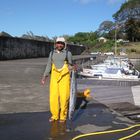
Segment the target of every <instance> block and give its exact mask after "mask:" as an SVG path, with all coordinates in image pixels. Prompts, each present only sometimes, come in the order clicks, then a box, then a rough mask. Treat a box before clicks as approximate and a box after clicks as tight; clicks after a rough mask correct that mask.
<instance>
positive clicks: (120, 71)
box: [78, 57, 140, 80]
mask: <svg viewBox="0 0 140 140" xmlns="http://www.w3.org/2000/svg"><path fill="white" fill-rule="evenodd" d="M78 74H79V75H80V76H82V77H87V78H97V77H98V78H100V79H103V78H108V79H132V80H133V79H134V80H136V79H137V80H139V79H140V72H139V71H138V70H136V69H135V68H134V66H133V65H132V64H131V63H130V61H129V60H128V58H120V57H113V58H112V57H111V58H109V59H106V60H105V61H104V63H100V64H96V65H91V68H83V70H82V71H81V72H79V73H78Z"/></svg>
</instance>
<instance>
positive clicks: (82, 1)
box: [74, 0, 98, 4]
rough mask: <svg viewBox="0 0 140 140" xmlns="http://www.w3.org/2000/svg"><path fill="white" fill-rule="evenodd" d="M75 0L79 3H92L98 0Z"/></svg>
mask: <svg viewBox="0 0 140 140" xmlns="http://www.w3.org/2000/svg"><path fill="white" fill-rule="evenodd" d="M74 1H75V2H79V3H81V4H89V3H92V2H96V1H98V0H74Z"/></svg>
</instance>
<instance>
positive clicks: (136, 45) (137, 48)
mask: <svg viewBox="0 0 140 140" xmlns="http://www.w3.org/2000/svg"><path fill="white" fill-rule="evenodd" d="M120 50H125V51H126V54H127V55H128V57H129V58H140V42H130V43H125V44H120V45H119V46H118V52H119V51H120Z"/></svg>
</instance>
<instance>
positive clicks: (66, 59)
mask: <svg viewBox="0 0 140 140" xmlns="http://www.w3.org/2000/svg"><path fill="white" fill-rule="evenodd" d="M65 61H66V62H67V63H69V61H68V49H67V48H66V58H65Z"/></svg>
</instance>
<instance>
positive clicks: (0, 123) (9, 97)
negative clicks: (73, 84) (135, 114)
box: [0, 58, 140, 140]
mask: <svg viewBox="0 0 140 140" xmlns="http://www.w3.org/2000/svg"><path fill="white" fill-rule="evenodd" d="M46 64H47V58H38V59H21V60H9V61H0V140H71V139H72V138H74V137H75V136H77V135H79V134H86V133H90V132H97V131H105V130H114V129H120V128H126V127H128V126H131V125H134V124H136V122H134V121H133V120H130V119H129V118H127V117H125V116H123V115H122V114H121V113H120V112H116V111H115V110H114V109H113V108H115V107H118V104H122V105H124V104H123V103H129V104H131V105H132V104H133V105H134V98H133V94H132V91H131V87H129V86H126V87H125V86H124V87H123V86H122V87H120V86H114V85H93V84H91V83H90V82H89V81H88V80H87V81H86V80H85V81H83V80H82V82H81V79H79V80H78V81H77V82H78V91H83V90H84V89H86V88H90V89H91V96H92V98H91V99H90V100H85V99H84V98H78V99H77V105H76V111H75V113H74V116H73V119H72V120H71V121H69V120H67V122H66V123H64V124H61V123H59V122H54V123H49V122H48V119H49V117H50V112H49V78H48V81H47V83H46V85H45V86H44V87H43V86H41V84H40V80H41V76H42V74H43V72H44V70H45V66H46ZM116 104H117V105H116ZM137 129H139V128H136V129H135V130H134V131H136V130H137ZM131 132H132V131H131ZM127 135H130V133H129V132H122V133H119V134H116V133H114V134H108V135H100V136H94V137H88V138H87V137H85V138H82V139H95V140H96V139H97V138H100V139H101V140H111V139H112V138H113V139H116V140H117V139H118V138H121V137H124V136H127ZM133 139H135V140H138V139H140V135H136V136H135V137H134V138H133Z"/></svg>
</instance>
